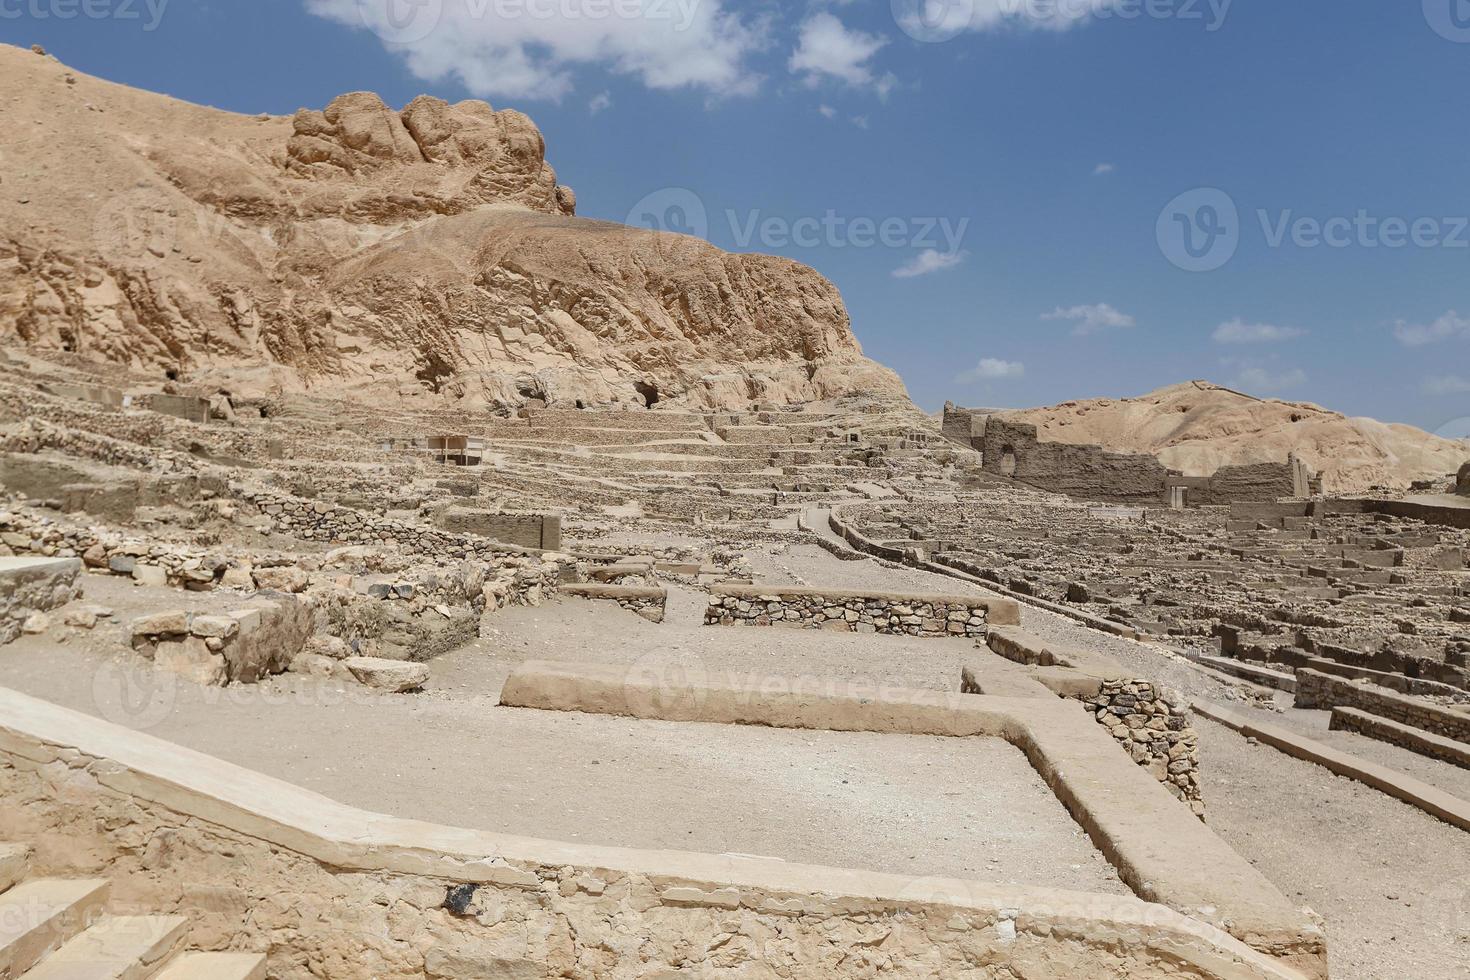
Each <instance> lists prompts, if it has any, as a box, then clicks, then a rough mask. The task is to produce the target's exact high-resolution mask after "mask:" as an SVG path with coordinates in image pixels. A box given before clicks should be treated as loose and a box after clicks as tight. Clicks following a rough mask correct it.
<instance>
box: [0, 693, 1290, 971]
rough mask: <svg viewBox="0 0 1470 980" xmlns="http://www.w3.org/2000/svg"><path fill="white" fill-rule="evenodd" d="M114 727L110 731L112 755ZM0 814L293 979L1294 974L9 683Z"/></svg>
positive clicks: (1058, 913)
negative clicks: (435, 811)
mask: <svg viewBox="0 0 1470 980" xmlns="http://www.w3.org/2000/svg"><path fill="white" fill-rule="evenodd" d="M103 746H106V748H105V750H104V748H103ZM0 826H3V827H4V828H5V831H6V835H7V837H12V836H13V837H15V838H17V839H20V840H24V841H25V842H27V843H29V844H31V845H32V846H33V847H34V848H35V855H34V858H33V861H32V870H33V872H34V873H36V874H42V875H44V874H55V875H71V876H79V875H103V876H106V877H108V878H109V879H110V880H111V881H112V882H113V902H114V905H115V906H121V907H137V908H152V909H170V910H177V911H178V912H179V913H181V914H186V915H188V916H189V918H190V935H191V939H192V940H193V941H194V942H195V943H196V944H197V945H198V946H199V947H200V948H201V949H205V950H210V949H226V948H247V949H260V950H265V951H267V952H268V955H269V972H270V976H271V977H273V978H277V980H309V978H319V977H323V976H325V977H331V978H332V980H368V978H373V980H423V978H425V977H432V978H448V980H475V978H484V977H505V978H542V977H553V976H554V977H569V978H586V980H592V978H596V980H634V978H640V980H641V978H651V977H663V976H673V975H675V974H679V975H684V974H689V975H693V976H715V975H732V976H737V975H738V976H746V975H749V976H781V977H786V978H790V980H832V978H838V980H842V978H866V977H871V976H874V975H878V974H882V975H884V976H889V977H894V978H896V980H904V978H915V980H918V978H931V977H936V976H945V977H949V976H955V977H957V976H962V975H969V974H971V973H973V972H974V970H975V968H976V964H984V969H985V970H986V971H988V972H991V973H993V974H995V975H1001V974H1005V975H1011V976H1036V977H1041V976H1075V977H1084V976H1088V977H1117V976H1128V977H1135V978H1154V977H1158V978H1165V977H1181V976H1188V977H1200V978H1220V980H1225V978H1229V980H1255V978H1275V980H1300V978H1301V977H1302V976H1303V974H1301V973H1298V972H1296V971H1295V970H1293V969H1292V968H1291V967H1290V966H1288V965H1287V964H1285V963H1283V962H1281V961H1277V960H1273V959H1271V958H1270V957H1268V956H1265V955H1263V954H1261V953H1259V952H1257V951H1256V950H1253V949H1251V948H1249V947H1247V946H1246V945H1244V944H1243V943H1241V942H1239V941H1238V940H1236V939H1234V938H1232V937H1230V936H1228V935H1226V934H1225V933H1224V932H1222V931H1220V930H1218V929H1216V928H1214V927H1212V926H1210V925H1207V924H1205V923H1202V922H1199V921H1196V920H1193V919H1190V918H1187V917H1185V916H1183V915H1180V914H1178V913H1175V912H1173V911H1171V910H1169V909H1168V908H1165V907H1163V906H1161V905H1156V904H1151V903H1148V902H1143V901H1140V900H1137V899H1131V898H1122V897H1115V896H1106V895H1094V894H1084V893H1076V892H1062V891H1056V890H1050V889H1036V888H1024V887H1015V886H997V885H989V884H984V883H979V882H965V881H957V880H949V879H935V878H928V879H913V878H903V877H898V876H891V875H878V874H870V873H866V872H857V871H844V870H839V869H830V868H815V867H809V866H803V865H793V864H787V863H785V862H780V861H771V860H766V859H759V858H744V857H735V856H715V855H699V854H684V853H680V852H673V851H660V852H648V851H631V850H623V849H616V848H595V847H589V846H585V845H572V844H560V843H556V842H550V841H534V840H527V839H523V838H509V837H501V836H497V835H493V834H486V833H481V832H476V831H469V830H458V829H454V828H449V827H440V826H435V825H431V824H425V823H420V822H417V821H410V820H399V819H396V818H392V817H386V816H382V815H378V814H371V813H366V812H363V811H359V810H354V809H351V808H348V807H343V806H341V805H339V804H336V803H333V802H332V801H330V800H327V799H325V798H323V797H320V796H318V795H316V794H313V793H309V792H307V791H305V790H301V789H299V788H297V787H294V786H290V785H288V784H285V783H281V782H279V781H277V780H273V779H269V778H267V777H264V776H261V775H259V774H257V773H251V772H248V771H246V770H242V769H239V768H237V767H234V766H230V765H228V764H226V763H223V762H220V761H219V760H216V759H211V758H209V757H207V756H202V755H199V754H198V753H193V752H189V751H188V750H184V749H181V748H178V747H177V746H171V745H169V744H167V743H164V742H161V741H159V740H156V739H152V738H149V737H147V736H144V735H139V734H137V733H134V732H129V731H126V730H124V729H119V728H116V727H115V726H111V725H108V724H106V723H104V722H100V721H97V720H95V719H91V718H86V717H84V716H81V715H76V714H74V713H72V712H66V711H64V710H63V709H59V708H56V707H54V706H51V705H47V704H44V703H42V702H37V701H35V700H34V699H30V698H25V697H24V696H22V695H18V694H16V693H14V692H9V691H0Z"/></svg>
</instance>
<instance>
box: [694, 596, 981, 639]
mask: <svg viewBox="0 0 1470 980" xmlns="http://www.w3.org/2000/svg"><path fill="white" fill-rule="evenodd" d="M988 613H989V603H987V602H982V601H979V600H976V599H970V598H965V597H963V596H937V595H911V596H903V595H884V594H880V593H872V592H857V591H840V590H821V589H813V590H797V589H767V588H763V587H761V586H752V587H735V586H724V587H719V588H715V589H711V591H710V599H709V606H708V607H707V608H706V610H705V614H704V623H705V625H706V626H736V625H739V626H771V625H777V624H780V625H785V626H801V627H806V628H808V629H832V630H839V631H847V632H850V633H895V634H903V635H906V636H927V637H944V636H972V637H979V636H984V635H985V629H986V623H987V621H988V618H989V616H988Z"/></svg>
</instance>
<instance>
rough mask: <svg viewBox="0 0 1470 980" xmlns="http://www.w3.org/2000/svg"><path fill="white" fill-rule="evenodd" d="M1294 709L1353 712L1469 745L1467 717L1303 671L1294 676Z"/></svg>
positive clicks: (1420, 702)
mask: <svg viewBox="0 0 1470 980" xmlns="http://www.w3.org/2000/svg"><path fill="white" fill-rule="evenodd" d="M1295 704H1296V707H1298V708H1321V709H1324V710H1330V709H1332V708H1339V707H1341V708H1357V709H1358V710H1360V711H1366V712H1367V713H1368V714H1370V715H1377V716H1378V717H1380V718H1387V719H1389V720H1390V721H1396V722H1398V723H1399V724H1401V725H1408V726H1410V727H1411V728H1422V729H1424V730H1425V731H1427V732H1433V733H1434V734H1436V735H1443V736H1444V737H1446V738H1452V739H1455V740H1456V741H1459V742H1470V715H1466V714H1461V713H1460V712H1458V711H1450V710H1449V709H1448V708H1441V707H1439V706H1438V705H1434V704H1430V703H1429V702H1427V701H1421V700H1419V699H1418V698H1412V697H1409V696H1408V695H1405V694H1398V693H1396V692H1394V691H1390V690H1388V689H1387V688H1383V687H1377V686H1375V685H1365V684H1359V683H1355V682H1353V681H1349V680H1344V679H1343V678H1341V677H1333V676H1331V675H1329V674H1324V673H1322V672H1321V671H1320V670H1309V669H1306V668H1303V669H1301V670H1298V671H1297V672H1296V702H1295Z"/></svg>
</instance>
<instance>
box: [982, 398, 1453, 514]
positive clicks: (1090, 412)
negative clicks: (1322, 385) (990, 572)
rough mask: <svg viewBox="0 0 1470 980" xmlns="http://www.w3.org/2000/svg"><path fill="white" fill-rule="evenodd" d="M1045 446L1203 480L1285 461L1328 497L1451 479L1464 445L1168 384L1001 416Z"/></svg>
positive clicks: (1300, 405) (1298, 405) (1313, 409)
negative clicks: (1302, 467)
mask: <svg viewBox="0 0 1470 980" xmlns="http://www.w3.org/2000/svg"><path fill="white" fill-rule="evenodd" d="M1003 414H1004V415H1005V416H1006V417H1007V418H1013V419H1018V420H1020V421H1023V422H1029V423H1031V424H1032V425H1035V426H1036V429H1037V434H1038V435H1039V436H1040V437H1041V439H1042V440H1044V441H1047V442H1073V443H1092V444H1096V445H1100V446H1105V447H1107V448H1108V449H1113V450H1118V451H1121V452H1145V453H1154V454H1155V455H1157V456H1158V457H1159V459H1160V460H1162V461H1163V463H1164V465H1166V466H1169V467H1171V468H1173V469H1177V470H1181V471H1183V472H1184V473H1185V474H1186V475H1189V476H1206V475H1208V474H1210V473H1213V472H1214V471H1215V470H1216V469H1218V468H1219V467H1221V466H1226V465H1236V464H1241V463H1259V462H1267V461H1272V460H1281V459H1285V458H1286V454H1287V453H1288V452H1295V453H1296V454H1297V455H1299V456H1300V457H1301V458H1302V459H1303V460H1304V461H1305V462H1306V463H1307V464H1308V465H1309V466H1311V467H1312V468H1313V469H1314V470H1316V471H1317V472H1319V473H1321V474H1322V477H1323V486H1324V488H1325V489H1326V490H1327V491H1329V492H1335V493H1352V492H1354V491H1361V490H1366V489H1368V488H1369V487H1373V486H1384V487H1392V488H1396V489H1406V488H1407V487H1408V486H1409V484H1410V483H1412V482H1413V481H1415V480H1425V479H1442V478H1444V477H1445V476H1446V475H1453V474H1454V473H1455V472H1456V471H1457V470H1459V468H1460V466H1461V465H1462V464H1463V463H1464V462H1465V461H1466V459H1467V458H1470V449H1467V447H1466V444H1465V443H1464V442H1460V441H1456V440H1452V439H1442V438H1440V437H1439V436H1435V435H1431V434H1429V433H1428V432H1425V431H1423V430H1422V429H1416V428H1414V427H1413V426H1411V425H1397V424H1387V423H1384V422H1379V421H1377V420H1376V419H1370V418H1349V417H1348V416H1346V415H1343V414H1341V413H1339V412H1333V411H1330V410H1328V409H1325V408H1322V407H1321V406H1320V405H1313V404H1311V403H1308V402H1288V401H1278V400H1276V399H1262V398H1255V397H1253V396H1251V395H1247V394H1244V393H1242V392H1238V391H1234V390H1232V389H1229V388H1225V387H1222V386H1221V385H1216V384H1211V383H1210V382H1208V381H1187V382H1185V383H1183V384H1177V385H1170V386H1169V387H1167V388H1160V389H1159V390H1158V391H1154V392H1150V393H1149V394H1147V395H1140V396H1139V397H1137V398H1116V399H1114V398H1095V399H1091V400H1088V401H1070V402H1062V403H1061V404H1060V405H1052V406H1049V407H1047V408H1031V409H1023V410H1020V411H1014V412H1005V413H1003Z"/></svg>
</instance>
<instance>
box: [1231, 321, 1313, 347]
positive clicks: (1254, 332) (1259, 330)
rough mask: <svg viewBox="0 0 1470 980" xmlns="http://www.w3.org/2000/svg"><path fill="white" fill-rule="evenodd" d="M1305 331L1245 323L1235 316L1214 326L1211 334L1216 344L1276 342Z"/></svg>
mask: <svg viewBox="0 0 1470 980" xmlns="http://www.w3.org/2000/svg"><path fill="white" fill-rule="evenodd" d="M1306 333H1307V332H1306V331H1305V330H1302V329H1299V328H1297V327H1278V326H1276V325H1275V324H1272V323H1246V322H1245V321H1243V320H1241V319H1239V318H1236V319H1234V320H1231V321H1230V322H1229V323H1222V324H1220V325H1219V326H1218V327H1216V328H1215V332H1214V334H1212V335H1211V336H1213V338H1214V340H1215V343H1217V344H1278V343H1281V342H1282V341H1286V340H1295V339H1296V338H1297V337H1304V336H1306Z"/></svg>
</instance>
